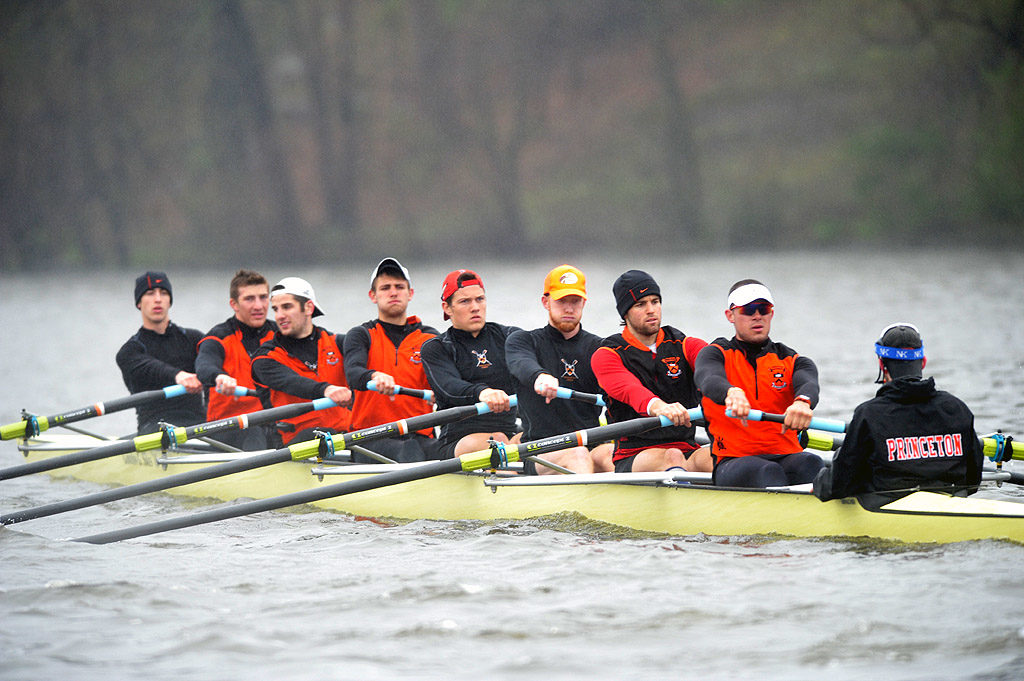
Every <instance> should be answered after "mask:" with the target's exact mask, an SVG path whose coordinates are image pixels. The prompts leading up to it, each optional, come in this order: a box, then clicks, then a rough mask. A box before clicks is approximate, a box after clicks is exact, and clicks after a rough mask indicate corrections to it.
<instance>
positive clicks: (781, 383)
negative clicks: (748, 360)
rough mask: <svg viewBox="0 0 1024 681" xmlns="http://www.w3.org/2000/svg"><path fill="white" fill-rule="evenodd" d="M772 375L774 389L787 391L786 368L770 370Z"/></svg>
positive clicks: (777, 367) (778, 367)
mask: <svg viewBox="0 0 1024 681" xmlns="http://www.w3.org/2000/svg"><path fill="white" fill-rule="evenodd" d="M768 371H769V373H771V375H772V387H773V388H775V389H776V390H785V389H786V386H787V385H788V384H787V383H786V367H782V366H774V367H771V368H769V369H768Z"/></svg>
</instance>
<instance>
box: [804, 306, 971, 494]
mask: <svg viewBox="0 0 1024 681" xmlns="http://www.w3.org/2000/svg"><path fill="white" fill-rule="evenodd" d="M875 354H876V355H878V378H877V379H876V380H875V382H876V383H881V384H882V387H881V388H879V389H878V392H877V393H876V394H875V397H874V398H872V399H870V400H868V401H867V402H864V403H862V404H861V405H860V406H858V407H857V408H856V409H855V410H854V412H853V418H852V419H851V420H850V424H849V425H848V426H847V428H846V436H845V438H844V440H843V445H842V446H841V447H840V448H839V451H838V452H836V455H835V458H834V459H833V460H832V467H831V469H828V468H826V469H825V470H822V471H821V472H820V473H819V474H818V477H817V478H816V479H815V481H814V494H815V495H816V496H817V497H818V498H819V499H821V500H822V501H826V500H828V499H838V498H841V497H848V496H853V495H864V496H862V500H863V501H865V502H866V503H867V504H868V505H872V506H873V505H881V504H884V503H886V502H888V501H891V500H892V499H895V498H899V497H901V496H904V495H906V494H909V493H910V492H911V491H913V490H914V489H915V488H921V489H928V490H941V491H949V492H952V493H954V494H956V495H958V496H967V495H968V494H971V493H973V492H974V491H976V490H977V488H978V484H979V483H980V482H981V472H982V463H983V461H984V454H983V452H982V448H981V444H980V442H979V441H978V437H977V435H976V434H975V432H974V414H972V413H971V410H970V409H968V408H967V405H965V404H964V403H963V402H961V401H960V400H959V399H957V398H956V397H954V396H953V395H951V394H949V393H947V392H944V391H942V390H936V389H935V379H934V378H922V372H923V370H924V366H925V363H926V361H927V360H926V358H925V354H924V344H923V343H922V342H921V334H920V332H919V331H918V329H917V327H916V326H914V325H913V324H908V323H906V322H900V323H897V324H890V325H889V326H887V327H885V328H884V329H882V333H881V334H880V335H879V338H878V341H877V342H876V343H875ZM880 493H881V494H880Z"/></svg>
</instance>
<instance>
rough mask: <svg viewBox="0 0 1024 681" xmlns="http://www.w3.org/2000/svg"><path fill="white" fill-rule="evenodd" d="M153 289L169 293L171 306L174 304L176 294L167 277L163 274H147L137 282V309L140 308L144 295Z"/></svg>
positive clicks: (141, 276)
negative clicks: (160, 289)
mask: <svg viewBox="0 0 1024 681" xmlns="http://www.w3.org/2000/svg"><path fill="white" fill-rule="evenodd" d="M151 288H162V289H163V290H165V291H167V295H168V296H170V299H171V304H174V292H173V291H172V290H171V280H170V279H168V278H167V275H166V274H164V273H163V272H146V273H145V274H140V275H139V277H138V278H137V279H136V280H135V307H138V306H139V301H140V300H141V299H142V294H143V293H145V292H146V291H148V290H149V289H151Z"/></svg>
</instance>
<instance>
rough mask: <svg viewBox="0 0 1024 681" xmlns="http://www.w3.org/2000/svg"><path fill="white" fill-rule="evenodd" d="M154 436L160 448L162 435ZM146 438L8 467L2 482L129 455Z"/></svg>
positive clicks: (3, 474)
mask: <svg viewBox="0 0 1024 681" xmlns="http://www.w3.org/2000/svg"><path fill="white" fill-rule="evenodd" d="M153 435H155V436H156V438H157V443H158V445H157V446H159V442H160V437H161V434H160V433H153ZM144 437H146V436H144V435H143V436H140V437H137V438H135V439H133V440H118V441H117V442H112V443H110V444H109V445H102V446H100V447H93V448H92V449H83V450H82V451H80V452H71V453H70V454H63V455H61V456H55V457H52V458H49V459H40V460H39V461H30V462H28V463H23V464H18V465H17V466H8V467H7V468H3V469H0V480H11V479H13V478H20V477H22V476H23V475H31V474H33V473H44V472H46V471H52V470H55V469H57V468H63V467H65V466H76V465H78V464H80V463H88V462H90V461H99V460H100V459H106V458H109V457H111V456H118V455H120V454H128V453H129V452H134V451H135V449H136V447H138V446H139V443H138V442H137V440H139V439H140V438H144Z"/></svg>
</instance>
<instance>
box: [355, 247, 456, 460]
mask: <svg viewBox="0 0 1024 681" xmlns="http://www.w3.org/2000/svg"><path fill="white" fill-rule="evenodd" d="M413 293H414V291H413V288H412V282H411V281H410V278H409V270H407V269H406V268H405V266H404V265H402V263H400V262H398V260H396V259H395V258H384V259H383V260H381V261H380V262H379V263H377V266H376V267H374V268H373V271H372V272H371V273H370V291H369V297H370V302H371V303H373V304H374V305H376V306H377V318H376V319H371V320H370V321H368V322H365V323H363V324H360V325H359V326H356V327H353V328H352V329H350V330H349V332H348V333H346V334H345V348H344V351H345V377H346V379H347V380H348V384H349V385H350V386H353V387H355V388H356V390H355V398H354V402H353V404H352V426H351V427H352V429H353V430H359V429H362V428H369V427H370V426H375V425H377V424H379V423H385V422H388V421H397V420H399V419H403V418H408V417H411V416H418V415H420V414H426V413H428V412H430V411H431V408H432V406H433V401H432V400H422V399H419V398H417V397H410V396H407V395H395V394H394V393H395V387H396V386H400V387H405V388H414V389H420V390H424V389H429V388H430V385H429V384H428V383H427V376H426V374H425V373H424V371H423V360H422V359H420V352H421V349H422V346H423V343H425V342H426V341H427V340H429V339H430V338H433V337H434V336H436V335H437V330H436V329H434V328H432V327H429V326H426V325H424V324H423V322H421V321H420V319H419V317H416V316H412V315H410V314H409V313H408V310H409V302H410V301H411V300H412V297H413ZM371 381H372V382H373V383H374V390H372V391H370V390H363V388H364V387H365V386H366V385H367V384H368V383H369V382H371ZM369 448H370V449H372V450H373V451H375V452H377V453H378V454H382V455H384V456H386V457H387V458H389V459H391V460H392V461H398V462H409V461H425V460H427V459H436V458H437V456H438V452H437V448H438V444H437V440H436V439H435V438H434V429H433V428H426V429H424V430H420V431H417V432H415V433H408V434H406V435H403V436H401V437H395V438H387V439H384V440H377V441H375V442H373V443H372V444H370V445H369ZM353 456H354V457H355V459H354V460H356V461H364V462H369V459H367V458H366V457H364V456H363V455H362V454H359V453H355V452H353Z"/></svg>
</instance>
